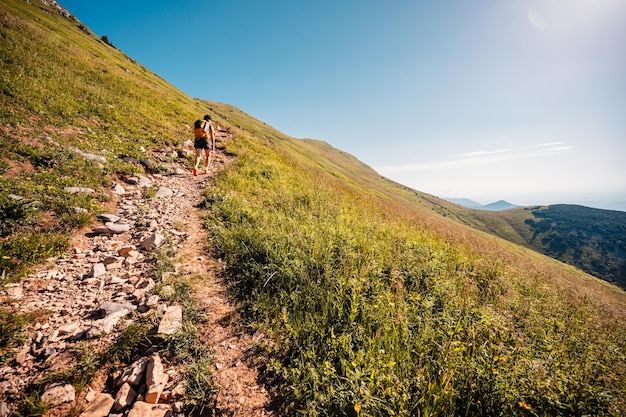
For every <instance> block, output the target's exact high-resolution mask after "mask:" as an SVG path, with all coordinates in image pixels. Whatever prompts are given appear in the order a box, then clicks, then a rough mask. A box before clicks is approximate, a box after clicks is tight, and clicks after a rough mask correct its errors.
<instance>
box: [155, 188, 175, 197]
mask: <svg viewBox="0 0 626 417" xmlns="http://www.w3.org/2000/svg"><path fill="white" fill-rule="evenodd" d="M173 195H174V191H173V190H172V189H170V188H167V187H160V188H159V190H158V191H157V192H156V194H155V195H154V197H155V198H164V197H171V196H173Z"/></svg>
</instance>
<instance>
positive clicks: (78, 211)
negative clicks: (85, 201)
mask: <svg viewBox="0 0 626 417" xmlns="http://www.w3.org/2000/svg"><path fill="white" fill-rule="evenodd" d="M72 210H73V211H74V213H76V214H87V213H89V210H87V209H86V208H82V207H72Z"/></svg>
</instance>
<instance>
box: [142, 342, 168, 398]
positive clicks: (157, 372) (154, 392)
mask: <svg viewBox="0 0 626 417" xmlns="http://www.w3.org/2000/svg"><path fill="white" fill-rule="evenodd" d="M168 379H169V375H167V374H166V373H165V372H164V371H163V364H162V363H161V358H160V357H159V354H158V353H154V354H152V357H151V358H150V362H148V368H147V369H146V387H147V391H146V395H145V400H146V402H147V403H149V404H156V403H158V402H159V397H160V396H161V393H162V392H163V389H164V388H165V385H166V384H167V381H168Z"/></svg>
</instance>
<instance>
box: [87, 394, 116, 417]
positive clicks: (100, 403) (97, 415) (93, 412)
mask: <svg viewBox="0 0 626 417" xmlns="http://www.w3.org/2000/svg"><path fill="white" fill-rule="evenodd" d="M113 403H115V400H114V399H113V397H112V396H111V394H106V393H102V394H100V395H98V396H97V397H96V398H95V399H94V400H93V402H92V403H91V404H90V405H89V407H87V409H86V410H85V411H84V412H83V413H82V414H81V415H80V417H106V416H108V415H109V411H111V407H113Z"/></svg>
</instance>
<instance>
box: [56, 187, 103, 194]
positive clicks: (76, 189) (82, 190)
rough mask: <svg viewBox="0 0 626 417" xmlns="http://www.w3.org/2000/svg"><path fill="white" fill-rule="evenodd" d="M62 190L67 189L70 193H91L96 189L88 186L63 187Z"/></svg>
mask: <svg viewBox="0 0 626 417" xmlns="http://www.w3.org/2000/svg"><path fill="white" fill-rule="evenodd" d="M63 190H64V191H67V192H68V193H70V194H80V193H83V194H93V193H95V192H96V190H94V189H93V188H88V187H65V188H63Z"/></svg>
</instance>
